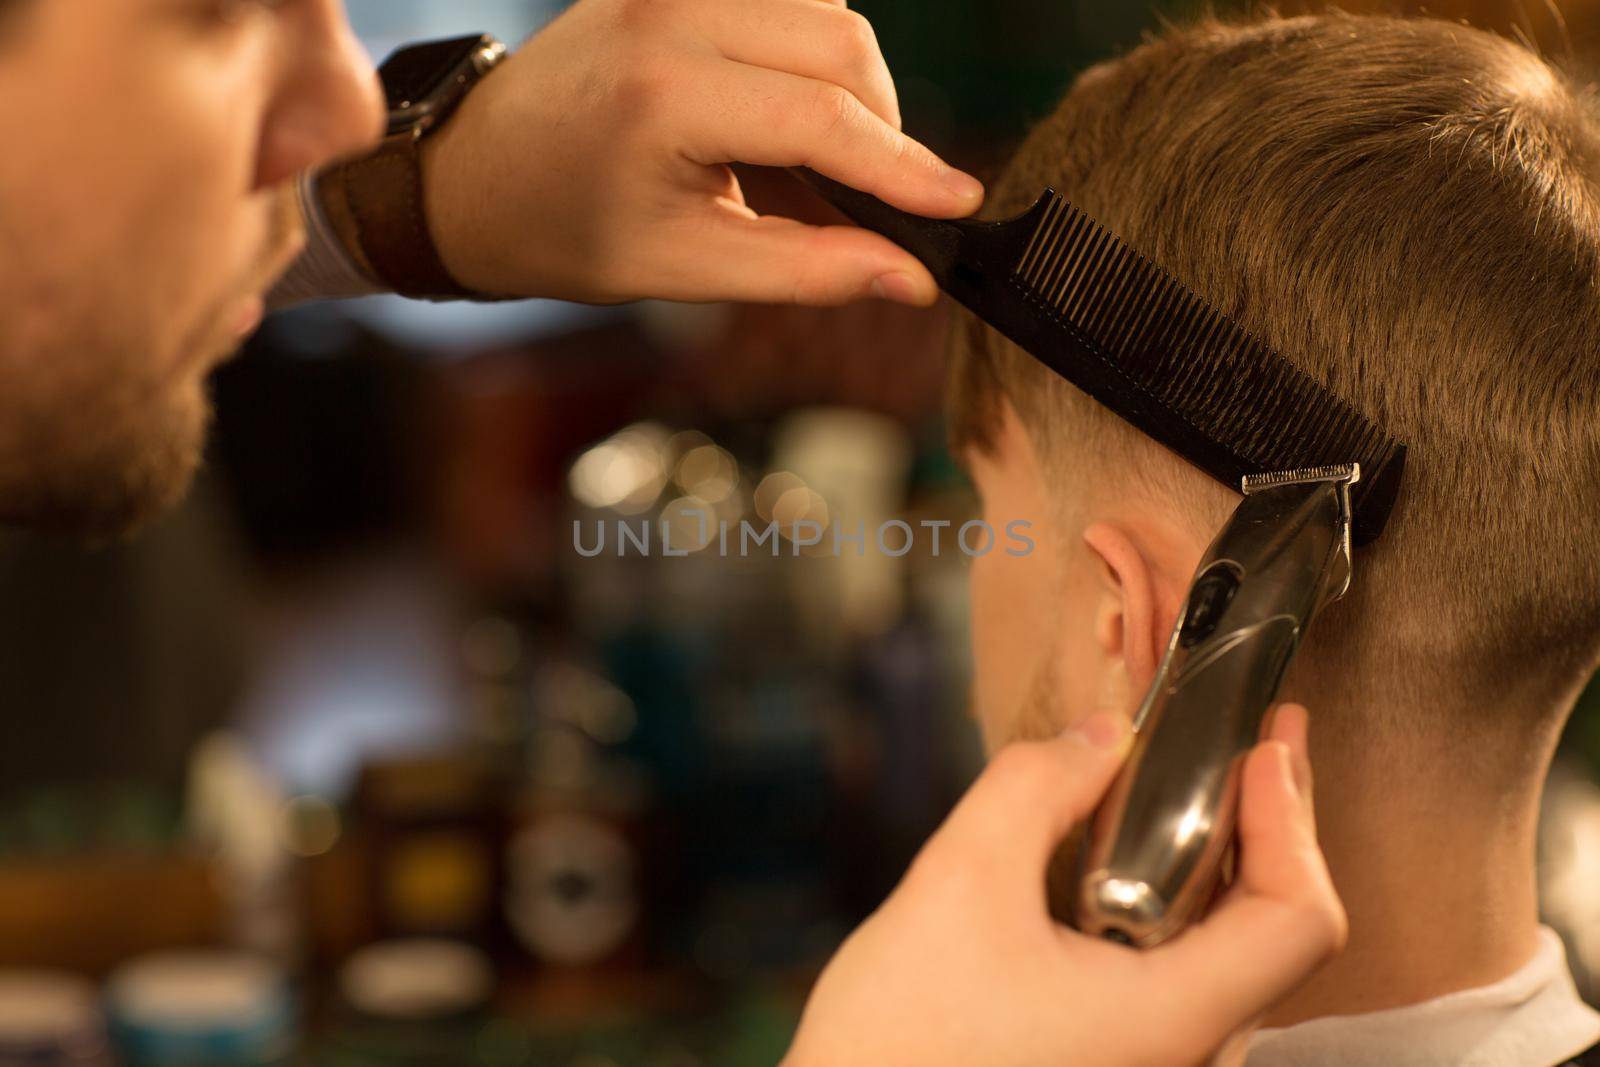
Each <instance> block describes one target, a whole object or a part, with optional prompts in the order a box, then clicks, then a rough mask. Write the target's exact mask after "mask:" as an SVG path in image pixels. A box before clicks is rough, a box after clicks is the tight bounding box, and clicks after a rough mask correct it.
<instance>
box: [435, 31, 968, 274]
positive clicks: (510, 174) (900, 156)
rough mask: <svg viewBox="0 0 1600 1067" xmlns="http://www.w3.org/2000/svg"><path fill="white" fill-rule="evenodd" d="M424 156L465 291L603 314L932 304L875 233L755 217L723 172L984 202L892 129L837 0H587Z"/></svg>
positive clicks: (935, 205)
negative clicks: (764, 171) (746, 166)
mask: <svg viewBox="0 0 1600 1067" xmlns="http://www.w3.org/2000/svg"><path fill="white" fill-rule="evenodd" d="M423 153H424V168H425V171H424V177H425V183H426V186H427V190H428V203H427V210H428V214H429V220H430V224H431V227H432V229H433V231H434V237H435V241H436V243H437V244H438V245H439V247H440V254H441V256H442V258H443V260H444V263H445V265H446V267H448V268H449V270H450V272H451V274H452V275H453V276H454V277H455V278H456V279H457V280H458V281H460V282H461V283H462V284H464V285H466V286H467V287H469V288H472V289H477V290H480V291H483V292H489V293H497V294H502V295H519V296H552V297H562V298H566V299H572V300H582V301H588V302H596V303H603V302H615V301H623V300H629V299H634V298H637V297H658V298H663V299H671V300H693V301H710V300H753V301H772V302H785V303H787V302H796V303H802V304H820V305H831V304H841V303H845V302H848V301H850V300H854V299H856V298H858V297H863V296H868V295H877V296H884V297H887V298H889V299H894V300H900V301H903V302H906V303H912V304H929V303H932V302H933V300H934V298H935V297H936V295H937V289H936V287H935V285H934V282H933V279H932V277H931V276H930V275H929V274H928V272H927V270H926V269H925V268H924V267H923V266H922V264H921V263H919V262H918V261H917V260H916V259H915V258H913V257H912V256H911V255H910V254H909V253H907V252H905V251H903V250H901V249H899V248H897V247H896V246H895V245H893V244H892V243H890V242H889V241H887V240H885V239H884V238H882V237H879V236H877V235H876V234H871V233H868V232H866V231H863V230H859V229H856V228H854V227H845V226H833V227H813V226H805V225H801V224H800V223H798V222H794V221H792V220H788V219H782V218H774V217H765V218H758V217H757V216H756V215H755V213H754V212H752V211H751V210H750V209H749V208H747V207H745V206H744V200H743V197H742V195H741V193H740V190H739V185H738V182H737V180H736V179H735V178H734V175H733V173H732V171H730V170H729V169H728V167H727V166H726V164H728V163H730V162H743V163H751V164H758V165H770V166H792V165H797V164H803V165H806V166H810V167H812V168H814V169H816V170H818V171H821V172H822V173H824V174H827V175H829V176H831V177H833V178H836V179H838V180H839V181H842V182H845V183H846V184H849V185H853V186H855V187H857V188H859V189H863V190H865V191H867V192H869V193H872V194H874V195H875V196H877V197H879V198H880V199H883V200H886V201H888V202H889V203H891V204H894V205H896V206H897V207H900V208H903V209H905V210H907V211H913V212H917V213H918V214H923V215H931V216H938V217H957V216H962V215H968V214H970V213H971V212H972V211H974V210H975V209H976V208H977V206H978V204H979V201H980V200H981V199H982V195H983V192H982V187H981V186H980V185H979V184H978V182H977V181H976V179H973V178H971V177H970V176H968V175H966V174H963V173H961V172H959V171H956V170H953V169H951V168H950V167H948V166H947V165H946V164H944V163H943V162H942V161H941V160H939V158H938V157H936V156H935V155H933V153H932V152H930V151H928V149H926V148H924V147H923V146H922V145H920V144H918V143H917V142H915V141H913V140H911V139H910V138H909V137H906V136H905V135H904V134H902V133H901V132H900V111H899V105H898V103H897V101H896V98H895V90H894V85H893V83H892V82H891V81H890V78H889V72H888V70H887V68H886V67H885V66H884V61H883V56H882V55H881V54H880V52H879V51H878V45H877V41H876V38H875V37H874V36H873V33H872V29H871V27H870V26H869V25H868V24H867V22H866V20H865V19H864V18H862V17H861V16H859V15H857V14H855V13H853V12H851V11H849V10H847V9H846V8H845V5H844V3H843V0H579V3H577V4H575V5H574V6H573V7H572V8H571V9H570V10H568V11H567V12H566V13H565V14H563V15H562V16H561V17H559V18H558V19H556V20H555V21H554V22H553V23H551V24H550V25H549V26H548V27H546V28H545V30H544V31H543V32H541V33H539V34H538V35H537V36H535V37H534V38H532V39H531V40H530V41H528V42H527V43H526V44H525V45H523V47H522V48H521V49H520V50H519V51H518V52H517V53H516V54H515V55H513V56H512V57H511V58H510V59H509V60H507V61H506V63H505V64H504V65H503V66H502V67H501V68H500V69H498V70H496V71H495V72H494V73H493V74H492V75H491V76H490V77H489V78H488V79H487V80H486V81H485V82H484V83H483V84H482V85H480V86H479V87H478V88H477V89H475V90H474V91H473V92H472V93H471V95H469V96H468V98H467V100H466V102H465V103H464V104H463V105H462V107H461V109H460V111H459V112H458V113H457V114H456V115H455V116H454V117H453V118H452V119H451V120H450V121H449V122H447V123H445V125H444V127H443V128H442V129H441V131H440V132H439V133H438V134H436V135H434V136H433V137H431V138H429V139H428V140H427V141H425V142H424V147H423Z"/></svg>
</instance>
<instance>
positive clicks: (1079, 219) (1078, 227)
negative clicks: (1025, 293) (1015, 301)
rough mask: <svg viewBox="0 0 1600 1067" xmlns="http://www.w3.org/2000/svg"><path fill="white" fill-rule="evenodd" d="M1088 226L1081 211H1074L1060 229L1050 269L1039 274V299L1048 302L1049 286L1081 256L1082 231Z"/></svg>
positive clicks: (1055, 241) (1086, 219) (1055, 239)
mask: <svg viewBox="0 0 1600 1067" xmlns="http://www.w3.org/2000/svg"><path fill="white" fill-rule="evenodd" d="M1086 226H1088V218H1086V216H1085V214H1083V213H1082V211H1074V213H1072V218H1070V219H1069V221H1067V224H1066V226H1064V227H1062V229H1061V232H1059V234H1058V235H1056V238H1054V243H1056V248H1054V251H1053V254H1051V262H1050V269H1048V270H1045V272H1040V275H1038V285H1037V286H1035V288H1037V291H1038V294H1040V298H1042V299H1045V301H1046V302H1051V301H1050V290H1051V286H1054V283H1056V278H1058V277H1061V274H1062V272H1064V270H1067V269H1070V264H1072V262H1075V261H1077V258H1078V256H1082V254H1083V238H1082V234H1083V229H1085V227H1086Z"/></svg>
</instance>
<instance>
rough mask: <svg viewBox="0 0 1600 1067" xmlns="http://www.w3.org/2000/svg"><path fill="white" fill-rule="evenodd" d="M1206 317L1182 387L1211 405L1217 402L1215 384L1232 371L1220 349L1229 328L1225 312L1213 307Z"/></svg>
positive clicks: (1203, 404)
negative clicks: (1219, 342)
mask: <svg viewBox="0 0 1600 1067" xmlns="http://www.w3.org/2000/svg"><path fill="white" fill-rule="evenodd" d="M1203 318H1205V326H1203V331H1202V333H1200V334H1197V339H1195V346H1194V355H1195V358H1192V360H1189V366H1187V368H1186V370H1187V374H1186V376H1184V381H1181V382H1179V387H1181V389H1182V390H1184V392H1187V394H1190V395H1194V397H1197V402H1198V405H1197V406H1202V408H1208V406H1211V405H1213V403H1214V394H1216V390H1214V386H1216V382H1219V381H1222V379H1224V378H1226V376H1227V374H1229V366H1227V362H1226V360H1224V358H1222V355H1221V352H1218V349H1219V344H1218V341H1219V338H1221V336H1222V333H1224V330H1226V320H1224V318H1222V314H1221V312H1218V310H1214V309H1210V307H1208V309H1205V315H1203ZM1208 386H1210V387H1208Z"/></svg>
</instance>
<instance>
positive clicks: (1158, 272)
mask: <svg viewBox="0 0 1600 1067" xmlns="http://www.w3.org/2000/svg"><path fill="white" fill-rule="evenodd" d="M1147 274H1149V278H1150V282H1149V286H1150V291H1152V293H1154V296H1152V299H1150V301H1149V307H1146V310H1144V315H1142V317H1141V320H1139V325H1138V328H1136V330H1133V331H1131V333H1130V334H1128V346H1130V347H1131V346H1139V347H1141V349H1144V350H1146V352H1147V357H1149V366H1150V373H1152V374H1158V373H1162V371H1163V370H1165V368H1166V365H1168V363H1170V362H1171V357H1170V354H1168V350H1166V349H1165V347H1162V346H1157V344H1154V336H1152V334H1155V333H1157V330H1158V328H1160V323H1170V322H1171V315H1173V298H1174V293H1176V291H1174V290H1173V285H1171V280H1170V278H1168V277H1166V272H1165V270H1162V269H1160V267H1158V266H1155V264H1154V262H1150V264H1149V272H1147Z"/></svg>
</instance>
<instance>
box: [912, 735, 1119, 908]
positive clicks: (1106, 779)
mask: <svg viewBox="0 0 1600 1067" xmlns="http://www.w3.org/2000/svg"><path fill="white" fill-rule="evenodd" d="M1130 743H1131V738H1130V735H1129V730H1128V720H1127V719H1126V718H1125V717H1124V716H1121V715H1116V714H1113V713H1110V712H1099V713H1097V714H1095V715H1093V716H1091V717H1090V718H1089V719H1088V720H1087V721H1085V722H1083V723H1082V724H1080V725H1079V726H1078V727H1077V728H1075V729H1071V730H1068V731H1066V732H1065V733H1063V734H1061V735H1060V736H1058V737H1055V738H1053V739H1051V740H1049V741H1023V742H1016V743H1013V744H1010V745H1007V746H1006V747H1005V748H1002V749H1001V750H1000V751H999V752H997V753H995V757H994V759H992V760H990V761H989V765H988V767H986V768H985V769H984V771H983V773H982V774H981V775H979V776H978V780H977V781H976V782H975V783H973V785H972V788H971V789H969V790H967V793H966V795H965V796H963V797H962V798H961V801H960V803H958V804H957V805H956V808H955V810H954V811H953V812H952V813H951V814H950V818H949V819H948V820H947V821H946V823H945V825H944V826H943V827H941V828H940V830H939V833H938V834H937V835H935V838H936V842H937V844H938V846H939V847H947V848H950V849H953V850H955V851H957V852H959V853H961V854H963V855H968V856H972V857H974V858H977V859H978V860H979V861H980V862H983V863H985V864H988V865H989V869H990V870H992V871H993V872H995V873H997V874H1000V875H1002V876H1004V877H1008V878H1012V879H1015V880H1016V883H1017V885H1018V886H1020V887H1022V888H1023V889H1024V890H1025V891H1026V892H1028V893H1030V894H1037V895H1041V896H1042V894H1043V892H1044V880H1043V873H1044V870H1045V867H1046V865H1047V864H1048V863H1049V861H1050V857H1051V855H1052V854H1054V852H1055V850H1056V847H1057V846H1058V845H1059V844H1060V843H1061V841H1062V839H1063V838H1065V837H1066V836H1067V833H1068V831H1070V830H1071V829H1072V827H1073V826H1074V825H1076V824H1077V823H1079V822H1081V821H1083V820H1084V819H1085V818H1087V817H1088V816H1089V815H1090V813H1091V812H1093V811H1094V809H1095V807H1096V806H1097V805H1098V804H1099V803H1100V798H1101V797H1102V796H1104V795H1105V792H1106V789H1107V788H1108V787H1109V786H1110V785H1111V781H1112V779H1113V778H1115V777H1116V774H1117V771H1118V769H1120V768H1121V766H1122V761H1123V759H1124V757H1126V755H1127V753H1128V748H1129V745H1130Z"/></svg>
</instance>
